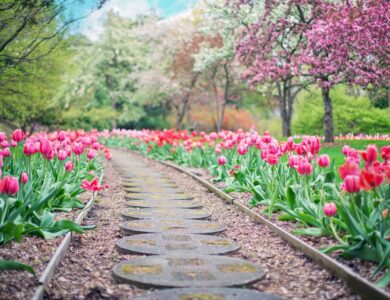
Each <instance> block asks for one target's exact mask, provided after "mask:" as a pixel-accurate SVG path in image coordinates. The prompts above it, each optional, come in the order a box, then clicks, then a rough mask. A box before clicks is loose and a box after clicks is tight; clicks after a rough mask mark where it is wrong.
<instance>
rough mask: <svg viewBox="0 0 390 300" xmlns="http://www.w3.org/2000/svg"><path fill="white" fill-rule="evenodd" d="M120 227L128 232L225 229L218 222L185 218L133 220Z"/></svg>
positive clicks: (206, 231)
mask: <svg viewBox="0 0 390 300" xmlns="http://www.w3.org/2000/svg"><path fill="white" fill-rule="evenodd" d="M121 227H122V229H123V230H124V231H125V232H127V233H129V234H134V233H140V232H142V233H179V234H185V233H204V234H213V233H218V232H221V231H224V230H225V228H226V227H225V226H224V225H221V224H219V223H214V222H210V221H203V220H186V219H170V220H157V219H156V220H154V219H144V220H133V221H127V222H124V223H123V224H122V225H121Z"/></svg>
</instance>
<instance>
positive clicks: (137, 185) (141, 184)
mask: <svg viewBox="0 0 390 300" xmlns="http://www.w3.org/2000/svg"><path fill="white" fill-rule="evenodd" d="M122 186H124V187H125V188H144V189H147V188H148V187H154V188H159V189H164V188H168V189H169V188H171V189H178V188H179V187H178V186H177V185H176V184H174V183H159V182H158V183H150V184H147V183H145V182H139V183H134V182H123V183H122Z"/></svg>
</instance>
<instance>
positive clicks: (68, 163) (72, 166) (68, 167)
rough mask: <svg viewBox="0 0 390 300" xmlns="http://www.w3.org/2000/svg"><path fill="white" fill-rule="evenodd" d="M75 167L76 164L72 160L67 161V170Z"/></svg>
mask: <svg viewBox="0 0 390 300" xmlns="http://www.w3.org/2000/svg"><path fill="white" fill-rule="evenodd" d="M73 169H74V164H73V163H72V162H71V161H68V162H66V164H65V171H66V172H70V171H72V170H73Z"/></svg>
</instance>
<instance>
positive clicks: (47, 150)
mask: <svg viewBox="0 0 390 300" xmlns="http://www.w3.org/2000/svg"><path fill="white" fill-rule="evenodd" d="M39 151H40V152H41V154H42V156H43V157H45V158H48V157H50V156H51V155H52V152H53V147H52V145H51V143H50V141H49V140H46V139H42V140H41V141H40V144H39Z"/></svg>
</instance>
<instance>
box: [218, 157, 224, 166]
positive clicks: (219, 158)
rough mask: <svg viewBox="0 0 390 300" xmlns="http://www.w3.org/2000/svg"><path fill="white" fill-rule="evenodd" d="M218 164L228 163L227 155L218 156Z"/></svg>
mask: <svg viewBox="0 0 390 300" xmlns="http://www.w3.org/2000/svg"><path fill="white" fill-rule="evenodd" d="M218 164H219V165H221V166H223V165H225V164H226V157H225V156H223V155H221V156H218Z"/></svg>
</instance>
